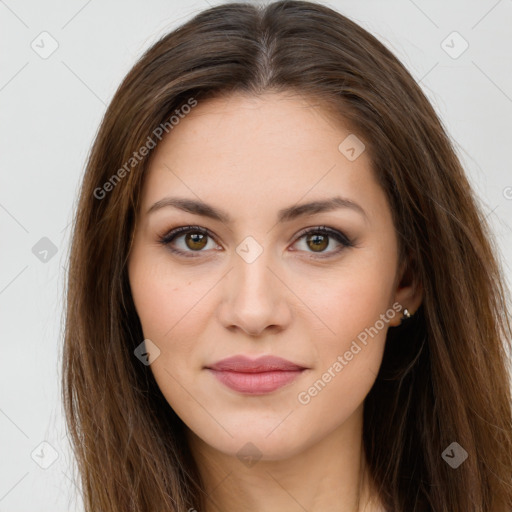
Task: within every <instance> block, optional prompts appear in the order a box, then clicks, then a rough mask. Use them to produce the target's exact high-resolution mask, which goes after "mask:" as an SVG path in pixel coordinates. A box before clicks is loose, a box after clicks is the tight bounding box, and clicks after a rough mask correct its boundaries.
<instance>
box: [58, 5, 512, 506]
mask: <svg viewBox="0 0 512 512" xmlns="http://www.w3.org/2000/svg"><path fill="white" fill-rule="evenodd" d="M507 293H508V291H507V289H506V288H505V286H504V278H503V275H502V271H501V266H500V264H499V260H498V258H497V256H496V250H495V247H494V245H493V242H492V237H491V234H490V230H489V227H488V226H487V224H486V221H485V218H484V215H483V214H482V211H481V209H480V207H479V205H478V203H477V200H476V198H475V196H474V193H473V191H472V189H471V188H470V185H469V183H468V180H467V178H466V176H465V174H464V171H463V169H462V168H461V164H460V162H459V161H458V159H457V157H456V155H455V152H454V149H453V147H452V145H451V142H450V139H449V137H448V135H447V134H446V132H445V130H444V128H443V126H442V124H441V122H440V121H439V119H438V117H437V115H436V113H435V111H434V110H433V108H432V106H431V105H430V103H429V102H428V100H427V99H426V97H425V95H424V94H423V93H422V91H421V89H420V88H419V86H418V85H417V84H416V83H415V81H414V80H413V78H412V77H411V75H410V74H409V73H408V72H407V70H406V69H405V68H404V66H403V65H402V64H401V63H400V62H399V61H398V60H397V59H396V58H395V57H394V56H393V55H392V54H391V53H390V51H389V50H387V49H386V48H385V47H384V46H383V45H382V44H381V43H379V41H378V40H377V39H376V38H375V37H373V36H372V35H370V34H369V33H368V32H366V31H365V30H363V29H362V28H361V27H359V26H358V25H356V24H355V23H353V22H352V21H350V20H349V19H347V18H346V17H344V16H342V15H341V14H339V13H336V12H335V11H333V10H331V9H329V8H327V7H325V6H322V5H319V4H314V3H309V2H302V1H279V2H275V3H271V4H269V5H267V6H264V7H263V6H261V7H256V6H253V5H249V4H242V3H232V4H227V5H221V6H218V7H213V8H211V9H208V10H206V11H204V12H202V13H200V14H198V15H197V16H195V17H194V18H193V19H192V20H190V21H189V22H188V23H186V24H184V25H182V26H180V27H179V28H178V29H177V30H175V31H173V32H172V33H170V34H168V35H167V36H166V37H164V38H162V39H161V40H160V41H159V42H157V43H156V44H155V45H154V46H153V47H151V48H150V49H149V50H148V51H147V52H146V53H145V54H144V55H143V56H142V58H141V59H140V60H139V62H138V63H137V64H136V65H135V66H134V68H133V69H132V70H131V71H130V72H129V74H128V75H127V77H126V78H125V79H124V81H123V83H122V84H121V86H120V87H119V89H118V91H117V93H116V94H115V96H114V98H113V100H112V102H111V104H110V105H109V107H108V109H107V112H106V114H105V117H104V119H103V122H102V124H101V127H100V130H99V132H98V135H97V137H96V141H95V142H94V146H93V148H92V152H91V154H90V157H89V161H88V166H87V170H86V173H85V176H84V180H83V184H82V188H81V194H80V200H79V204H78V208H77V212H76V222H75V225H74V234H73V240H72V247H71V256H70V266H69V283H68V293H67V317H66V331H65V346H64V361H63V399H64V404H65V408H66V414H67V421H68V424H69V429H70V436H71V438H72V441H73V445H74V449H75V451H76V456H77V461H78V468H79V471H80V477H81V483H82V488H83V493H84V502H85V507H86V510H87V511H88V512H92V511H102V512H114V511H116V512H121V511H122V512H127V511H137V512H141V511H148V512H157V511H158V512H164V511H180V512H181V511H194V510H196V511H207V512H213V511H227V512H230V511H240V510H244V511H251V512H255V511H259V512H262V511H264V512H277V511H279V512H282V511H287V512H292V511H303V510H307V511H310V512H317V511H320V510H321V511H323V512H329V511H337V512H363V511H364V512H377V511H378V512H384V511H387V512H426V511H431V512H505V511H510V510H512V414H511V394H510V375H509V373H508V371H507V370H508V364H509V359H508V354H507V349H510V348H511V347H510V338H511V322H510V311H509V310H508V309H507V306H508V304H507Z"/></svg>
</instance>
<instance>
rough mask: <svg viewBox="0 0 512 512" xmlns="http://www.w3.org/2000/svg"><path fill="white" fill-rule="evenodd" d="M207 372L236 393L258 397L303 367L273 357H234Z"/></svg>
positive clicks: (210, 367) (290, 377)
mask: <svg viewBox="0 0 512 512" xmlns="http://www.w3.org/2000/svg"><path fill="white" fill-rule="evenodd" d="M207 369H208V370H209V371H211V372H212V373H213V375H215V377H216V378H217V379H219V381H220V382H222V383H223V384H224V385H226V386H228V387H229V388H231V389H233V390H235V391H238V392H240V393H245V394H250V395H259V394H264V393H270V392H271V391H275V390H276V389H279V388H281V387H283V386H285V385H286V384H288V383H290V382H292V381H293V380H294V379H295V378H297V377H298V376H299V375H300V374H301V373H302V372H303V371H304V370H305V369H306V368H305V367H303V366H299V365H297V364H295V363H292V362H290V361H287V360H286V359H282V358H280V357H275V356H262V357H259V358H258V359H249V358H248V357H245V356H234V357H229V358H227V359H223V360H222V361H219V362H217V363H215V364H213V365H211V366H208V367H207Z"/></svg>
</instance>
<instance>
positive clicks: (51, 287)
mask: <svg viewBox="0 0 512 512" xmlns="http://www.w3.org/2000/svg"><path fill="white" fill-rule="evenodd" d="M210 5H214V2H213V1H212V3H211V4H210ZM327 5H329V6H330V7H333V8H335V9H336V10H338V11H340V12H341V13H343V14H345V15H347V16H348V17H350V18H351V19H353V20H354V21H356V22H358V23H359V24H361V25H362V26H363V27H364V28H366V29H367V30H369V31H370V32H371V33H373V34H374V35H376V36H377V37H378V38H379V39H380V40H381V41H382V42H383V43H384V44H386V45H387V46H388V47H389V48H390V49H391V50H392V51H393V52H394V53H395V54H396V55H397V57H398V58H399V59H400V60H401V61H402V62H403V63H404V64H405V65H406V67H407V68H408V69H409V70H410V71H411V73H412V74H413V76H414V77H415V78H416V79H417V80H418V81H420V84H421V86H422V88H423V90H424V91H425V93H426V94H427V96H428V97H429V99H430V100H431V102H432V103H433V105H434V107H435V109H436V110H437V112H438V114H439V115H440V117H441V119H442V121H443V123H444V124H445V126H446V127H447V129H448V131H449V132H450V134H451V136H452V138H453V140H454V141H455V144H456V147H457V150H458V153H459V156H460V158H461V159H462V161H463V164H464V165H465V168H466V170H467V173H468V175H469V177H470V180H471V182H472V183H473V186H474V188H475V190H476V192H477V195H478V196H479V198H480V199H481V201H482V204H483V208H484V211H485V212H486V213H487V214H488V217H489V219H490V220H491V222H492V225H493V227H494V231H495V236H496V241H497V243H498V245H499V249H500V251H501V257H502V260H503V265H505V266H506V275H507V280H508V283H509V286H510V283H511V282H512V271H511V262H512V229H511V227H510V219H511V218H512V188H507V187H512V172H511V163H510V148H511V145H512V122H511V121H512V69H511V67H512V59H511V51H512V31H511V30H510V27H511V26H512V0H499V1H496V0H478V1H476V0H472V1H467V0H464V1H462V0H457V1H451V2H448V1H446V0H437V1H426V0H414V1H412V0H390V1H377V0H375V1H371V0H365V1H359V2H358V1H341V0H338V1H334V0H333V1H331V2H330V3H328V4H327ZM205 8H208V2H207V1H206V0H198V1H195V2H185V1H183V0H179V1H178V0H172V2H171V1H169V0H168V1H164V0H151V1H149V2H142V1H138V2H137V1H135V0H125V1H123V2H121V1H117V2H115V1H113V0H103V1H100V0H88V1H87V0H68V1H66V2H64V1H63V0H61V1H35V0H25V1H24V2H22V1H21V0H0V44H1V52H0V118H1V121H0V169H1V184H0V229H1V265H0V315H1V316H0V326H1V357H0V365H1V368H0V434H1V435H0V512H7V511H8V512H28V511H30V512H39V511H45V512H46V511H50V510H51V511H53V512H60V511H71V510H82V506H81V501H80V499H79V498H77V497H76V496H77V493H76V489H75V487H74V484H73V482H72V481H71V475H72V473H71V470H70V467H71V466H70V464H71V456H70V453H69V451H68V450H67V445H66V443H65V441H66V437H65V434H64V432H65V429H64V424H63V418H62V408H61V405H60V382H59V379H60V361H61V360H60V357H61V345H62V340H61V335H60V333H61V331H60V328H61V319H62V295H63V275H64V272H65V267H66V266H67V262H66V258H67V251H68V243H69V235H70V229H69V223H70V221H71V218H72V217H71V212H72V208H73V205H74V201H75V198H76V195H77V192H78V187H79V184H80V180H81V175H82V173H83V169H84V164H85V161H86V157H87V154H88V151H89V148H90V146H91V143H92V141H93V138H94V136H95V133H96V130H97V128H98V126H99V123H100V120H101V118H102V115H103V113H104V111H105V107H106V105H107V104H108V102H109V101H110V100H111V98H112V95H113V93H114V91H115V89H116V88H117V86H118V85H119V83H120V82H121V80H122V78H123V77H124V75H125V74H126V73H127V72H128V70H129V69H130V68H131V67H132V66H133V64H134V63H135V61H136V59H137V58H138V57H139V56H140V55H141V54H142V52H143V51H144V50H145V49H146V48H147V47H148V46H150V45H151V44H152V43H154V42H156V40H157V39H158V38H159V37H160V36H161V35H163V34H165V33H167V32H168V31H170V30H172V29H173V28H175V27H176V26H177V25H178V24H180V23H182V22H183V21H185V20H186V19H189V18H190V17H191V16H192V15H193V14H195V13H196V12H198V11H200V10H203V9H205ZM43 31H47V32H48V33H49V34H51V37H52V38H54V39H55V40H56V41H57V43H58V48H57V50H56V51H55V52H54V53H53V54H52V55H51V56H49V57H48V58H47V59H43V58H41V57H40V56H39V55H38V54H37V53H36V52H35V51H34V50H33V49H32V47H31V44H32V42H33V41H35V43H34V44H39V45H40V46H41V45H42V43H41V42H39V43H38V41H40V38H39V39H38V37H39V35H40V34H41V32H43ZM453 31H457V32H458V33H459V34H460V35H461V36H462V37H463V38H464V39H465V40H466V41H467V42H468V43H469V47H468V49H467V50H466V51H465V52H464V53H463V54H462V55H460V56H459V57H458V58H456V59H453V58H452V57H450V56H449V55H448V54H447V53H446V52H445V50H444V49H443V47H442V46H441V43H442V41H443V40H445V39H446V37H447V36H448V35H449V34H451V33H452V32H453ZM46 37H48V36H46ZM449 41H450V39H449V40H448V44H450V43H449ZM49 42H50V40H49V39H47V40H46V43H47V44H45V47H46V48H49ZM459 43H460V41H457V40H455V42H454V43H453V45H454V46H455V49H457V48H460V46H459V47H458V46H457V45H458V44H459ZM507 193H508V194H507ZM507 197H508V198H507ZM42 237H48V238H49V239H50V240H51V241H52V242H53V244H55V246H56V247H57V253H56V254H55V256H54V257H52V258H50V259H49V260H48V261H47V262H46V263H44V262H42V261H40V260H39V259H38V258H36V256H35V255H34V254H33V253H32V247H33V246H34V245H35V244H36V243H37V242H38V241H39V240H40V239H41V238H42ZM43 441H47V442H49V443H50V444H51V445H52V446H53V447H54V449H55V450H56V452H57V453H58V454H59V457H58V459H57V460H56V461H55V462H54V463H53V464H52V465H51V466H50V467H49V468H48V469H42V468H41V467H39V465H38V464H36V462H35V461H34V460H33V459H32V458H31V453H32V452H33V450H34V449H36V448H37V450H36V451H37V453H39V454H41V450H42V452H43V453H45V456H46V457H47V456H48V454H51V449H50V448H49V447H48V446H45V445H43V447H39V445H40V443H41V442H43ZM35 458H37V457H35Z"/></svg>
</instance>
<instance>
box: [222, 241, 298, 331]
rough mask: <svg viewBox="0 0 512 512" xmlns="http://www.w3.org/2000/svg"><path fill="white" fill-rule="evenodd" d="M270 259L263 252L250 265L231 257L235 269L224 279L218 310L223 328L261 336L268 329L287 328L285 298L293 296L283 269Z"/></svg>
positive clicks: (238, 257)
mask: <svg viewBox="0 0 512 512" xmlns="http://www.w3.org/2000/svg"><path fill="white" fill-rule="evenodd" d="M270 260H271V258H270V257H269V256H268V253H267V252H266V251H263V253H262V254H260V255H259V257H258V258H257V259H256V260H255V261H252V262H251V263H248V262H247V261H245V260H244V259H243V258H241V257H240V256H239V255H238V254H234V255H233V262H234V263H233V265H234V268H233V269H232V270H231V272H228V273H227V275H226V276H225V278H224V280H223V281H224V282H223V290H222V293H223V298H222V302H221V304H220V305H219V310H218V315H219V319H220V321H221V323H222V325H223V326H224V327H225V328H227V329H229V330H232V331H235V330H241V331H243V332H245V333H246V334H249V335H250V336H261V335H262V334H263V333H264V332H265V331H267V330H268V331H269V332H274V333H277V332H281V331H282V330H284V329H285V328H286V327H287V326H288V325H289V323H290V321H291V317H292V314H291V309H290V304H289V302H288V301H287V297H290V295H292V293H291V292H290V290H289V289H288V288H287V286H286V284H285V283H286V279H285V277H284V276H283V275H282V274H283V272H282V270H281V271H279V267H278V265H276V264H275V262H271V261H270Z"/></svg>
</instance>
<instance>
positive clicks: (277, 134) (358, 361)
mask: <svg viewBox="0 0 512 512" xmlns="http://www.w3.org/2000/svg"><path fill="white" fill-rule="evenodd" d="M347 137H349V138H348V139H346V138H347ZM345 139H346V140H345ZM351 148H352V149H351ZM154 151H156V154H154V155H153V157H154V158H153V160H152V162H151V166H150V169H149V171H148V174H147V176H146V179H145V184H144V188H143V190H142V202H141V210H140V212H139V219H138V223H137V228H136V232H135V235H134V240H133V246H132V250H131V253H130V259H129V279H130V285H131V290H132V294H133V299H134V303H135V306H136V309H137V312H138V315H139V318H140V321H141V324H142V328H143V332H144V337H145V338H146V339H149V340H151V342H152V343H147V344H146V348H147V349H148V350H149V352H150V353H151V354H152V357H155V359H154V361H153V362H152V363H151V366H150V369H151V371H152V372H153V374H154V377H155V379H156V381H157V383H158V385H159V387H160V389H161V391H162V393H163V394H164V396H165V398H166V399H167V401H168V403H169V405H170V406H171V407H172V408H173V409H174V410H175V412H176V413H177V414H178V415H179V416H180V417H181V419H182V420H183V422H184V423H185V424H186V425H187V426H188V428H189V429H190V431H192V433H193V435H195V436H197V437H198V438H200V439H201V440H202V441H203V442H204V443H206V444H207V445H209V446H210V447H213V448H214V449H216V450H219V451H221V452H223V453H224V454H228V455H236V454H237V453H240V450H244V449H246V450H247V449H248V448H247V447H248V446H254V448H251V449H254V450H255V452H256V453H257V456H259V457H262V458H263V459H267V460H277V459H281V458H285V457H288V456H291V455H293V454H296V453H299V452H300V451H302V450H305V449H306V448H308V447H310V446H312V445H313V444H314V443H316V442H318V441H320V440H321V439H322V438H324V437H326V436H327V435H329V434H330V433H332V432H334V431H335V430H336V429H343V428H344V426H346V425H348V424H349V423H350V422H353V421H354V418H356V417H357V418H360V417H361V413H362V404H363V400H364V398H365V396H366V395H367V393H368V392H369V390H370V388H371V387H372V385H373V383H374V380H375V377H376V374H377V372H378V370H379V366H380V364H381V359H382V354H383V349H384V343H385V337H386V331H387V329H388V328H389V326H392V325H397V324H398V323H399V321H400V318H401V316H402V315H401V313H398V310H399V309H400V308H399V307H397V304H396V302H399V303H400V304H403V306H404V307H409V308H410V303H408V302H407V300H408V297H409V294H410V291H409V290H408V288H407V287H399V286H398V284H399V280H398V277H399V276H398V275H397V271H398V260H397V257H398V253H397V251H398V247H397V238H396V236H395V231H394V226H393V223H392V218H391V212H390V209H389V206H388V204H387V201H386V198H385V195H384V192H383V190H382V189H381V188H380V187H379V186H378V184H377V183H376V181H375V179H374V177H373V175H372V172H371V168H370V160H369V156H368V154H367V152H366V151H364V147H363V146H361V141H358V139H356V138H354V135H351V134H350V132H349V131H348V130H347V129H345V128H344V127H343V126H342V125H341V124H335V123H334V121H332V120H331V119H329V118H327V117H326V116H325V115H324V111H322V110H321V109H320V107H316V106H312V105H311V104H309V103H308V102H306V101H305V100H304V99H302V98H300V97H297V96H295V97H292V96H285V95H283V94H277V93H273V94H265V95H263V96H260V97H258V98H256V97H253V96H248V95H242V94H236V95H232V96H230V97H228V98H224V99H215V100H209V101H205V102H204V103H201V102H199V104H198V106H197V107H195V108H194V109H193V110H192V112H191V113H190V114H188V116H186V117H185V118H183V119H182V120H181V121H180V123H179V124H178V125H175V126H174V128H173V129H172V132H170V133H169V135H167V137H166V138H164V139H163V140H162V142H160V144H159V145H158V147H157V148H155V150H154ZM335 199H336V201H335ZM176 200H180V201H182V203H181V206H180V204H178V203H176V202H175V205H174V206H173V205H171V202H172V201H176ZM166 201H167V204H166ZM309 204H312V205H311V206H305V205H309ZM150 209H151V210H152V211H151V212H149V213H148V210H150ZM184 226H185V227H186V226H195V227H194V228H191V229H190V230H189V231H188V232H180V233H178V234H177V235H176V236H175V237H174V238H173V239H172V240H171V238H172V234H171V236H168V237H167V242H168V243H167V245H166V244H164V243H161V242H160V238H162V237H166V236H167V235H168V234H169V233H170V232H171V231H172V230H174V229H176V228H180V227H184ZM322 226H325V227H326V228H328V232H327V233H325V232H322V231H321V230H320V231H318V230H319V228H320V227H322ZM304 231H310V232H311V233H310V234H307V233H306V234H304ZM336 237H338V239H337V238H336ZM393 305H394V307H393ZM141 342H142V340H141ZM155 346H156V347H157V349H155ZM232 356H245V357H246V358H249V359H251V360H254V359H256V358H259V357H260V356H276V357H279V358H283V359H285V360H287V361H288V362H290V363H292V364H293V365H295V366H293V365H292V366H288V367H287V366H286V365H283V364H277V366H273V365H272V364H270V363H269V364H267V365H265V364H263V365H251V364H249V365H248V366H247V365H246V366H244V365H240V364H239V363H237V362H236V361H235V362H234V363H233V364H231V365H229V364H227V365H224V366H222V365H220V366H215V365H216V363H219V362H220V361H222V360H225V359H226V358H230V357H232ZM267 363H268V361H267ZM141 364H142V363H141ZM214 366H215V368H217V370H216V369H215V368H212V367H214ZM247 443H252V445H247ZM244 447H245V448H244Z"/></svg>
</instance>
